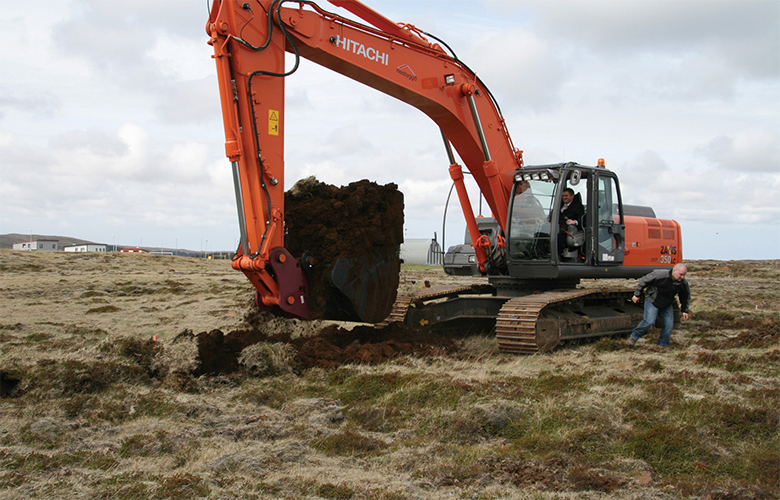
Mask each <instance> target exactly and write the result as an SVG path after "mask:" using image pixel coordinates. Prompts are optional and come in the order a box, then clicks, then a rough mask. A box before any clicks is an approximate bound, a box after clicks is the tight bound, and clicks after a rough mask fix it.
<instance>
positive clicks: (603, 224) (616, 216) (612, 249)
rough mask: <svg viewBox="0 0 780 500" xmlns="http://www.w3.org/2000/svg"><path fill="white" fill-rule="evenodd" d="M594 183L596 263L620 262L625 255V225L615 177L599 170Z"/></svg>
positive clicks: (618, 187)
mask: <svg viewBox="0 0 780 500" xmlns="http://www.w3.org/2000/svg"><path fill="white" fill-rule="evenodd" d="M594 185H595V188H596V193H595V197H594V198H595V208H596V210H594V212H595V215H596V221H595V223H596V224H595V227H596V234H595V235H594V236H595V240H596V241H595V242H594V243H595V244H594V249H595V254H596V263H597V264H606V265H609V264H622V263H623V257H624V255H625V226H624V225H623V202H622V200H621V199H620V186H619V184H618V180H617V177H615V175H614V174H612V173H611V172H599V173H597V174H596V182H595V183H594Z"/></svg>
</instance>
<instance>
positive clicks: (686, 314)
mask: <svg viewBox="0 0 780 500" xmlns="http://www.w3.org/2000/svg"><path fill="white" fill-rule="evenodd" d="M682 319H683V321H688V313H682Z"/></svg>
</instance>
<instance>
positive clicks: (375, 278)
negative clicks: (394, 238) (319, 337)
mask: <svg viewBox="0 0 780 500" xmlns="http://www.w3.org/2000/svg"><path fill="white" fill-rule="evenodd" d="M399 271H400V259H399V258H398V252H395V253H393V254H391V255H385V256H381V255H375V254H374V253H371V254H368V255H363V256H360V257H353V258H341V259H339V260H337V261H336V265H334V266H333V272H332V273H331V280H332V281H333V285H334V286H335V287H336V289H337V290H338V292H339V295H340V297H344V298H345V299H346V301H343V300H339V304H334V306H336V307H334V308H333V309H334V310H332V311H328V313H326V316H336V318H335V319H345V318H350V317H351V318H352V321H363V322H366V323H379V322H380V321H382V320H384V319H385V318H386V317H387V316H388V315H389V314H390V310H391V309H392V308H393V303H394V302H395V297H396V290H397V289H398V272H399ZM340 297H339V298H340ZM332 319H334V318H332Z"/></svg>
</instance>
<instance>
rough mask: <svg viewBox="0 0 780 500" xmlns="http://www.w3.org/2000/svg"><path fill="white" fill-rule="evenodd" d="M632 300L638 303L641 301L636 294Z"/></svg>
mask: <svg viewBox="0 0 780 500" xmlns="http://www.w3.org/2000/svg"><path fill="white" fill-rule="evenodd" d="M631 300H632V301H633V302H634V304H638V303H639V297H637V296H636V295H634V296H633V297H631Z"/></svg>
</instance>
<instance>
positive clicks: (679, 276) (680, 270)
mask: <svg viewBox="0 0 780 500" xmlns="http://www.w3.org/2000/svg"><path fill="white" fill-rule="evenodd" d="M686 274H688V268H687V267H685V264H676V265H675V266H674V267H673V268H672V279H673V280H674V281H682V280H683V278H685V275H686Z"/></svg>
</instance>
